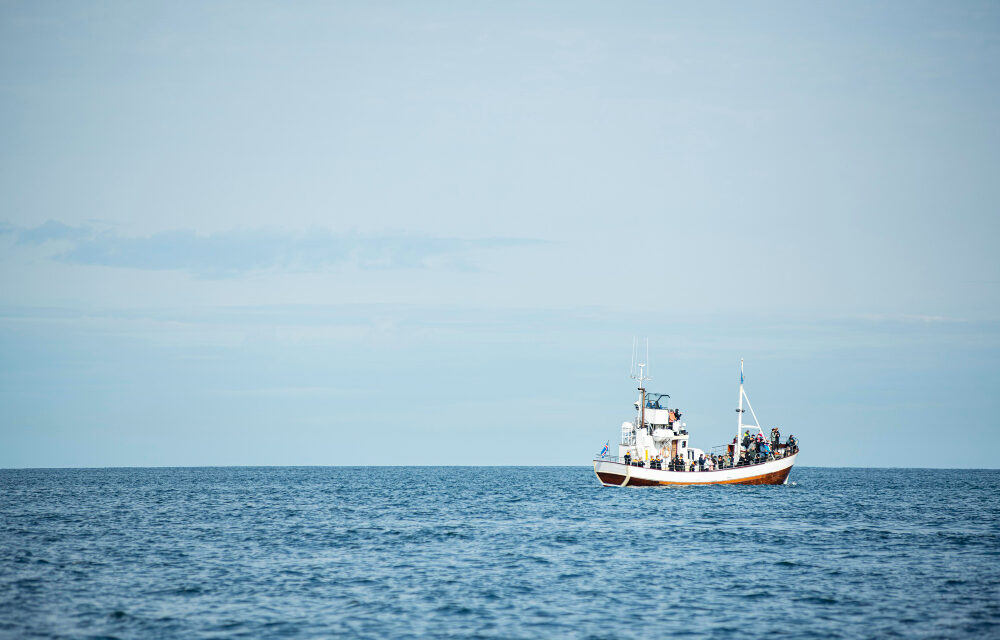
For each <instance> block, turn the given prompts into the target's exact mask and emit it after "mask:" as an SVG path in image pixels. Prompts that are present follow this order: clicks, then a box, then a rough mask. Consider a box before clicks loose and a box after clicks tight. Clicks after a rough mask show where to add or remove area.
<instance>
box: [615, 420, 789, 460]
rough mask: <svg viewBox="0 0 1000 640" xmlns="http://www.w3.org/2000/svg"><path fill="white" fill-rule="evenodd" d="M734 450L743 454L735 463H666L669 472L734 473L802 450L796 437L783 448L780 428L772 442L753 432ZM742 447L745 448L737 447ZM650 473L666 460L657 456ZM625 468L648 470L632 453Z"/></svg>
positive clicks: (726, 457) (715, 456) (727, 456)
mask: <svg viewBox="0 0 1000 640" xmlns="http://www.w3.org/2000/svg"><path fill="white" fill-rule="evenodd" d="M732 444H733V447H732V450H737V449H739V450H740V455H739V458H738V459H737V460H736V462H735V464H734V463H733V456H731V455H730V454H729V453H728V452H727V453H725V454H722V455H718V454H714V453H713V454H710V455H707V456H706V455H705V454H701V455H699V456H698V459H697V460H685V459H684V457H683V456H681V455H679V454H678V455H676V456H674V457H673V458H670V459H668V460H666V465H667V467H666V468H667V470H668V471H716V470H717V469H731V468H733V467H745V466H747V465H752V464H760V463H762V462H767V461H769V460H778V459H780V458H784V457H787V456H790V455H792V454H794V453H796V452H797V451H798V450H799V445H798V441H797V440H796V439H795V436H791V435H790V436H788V440H787V442H785V444H781V433H780V432H779V431H778V428H777V427H775V428H773V429H771V438H770V440H768V439H766V438H764V434H763V433H758V434H757V435H756V436H751V435H750V431H749V430H748V431H746V432H745V433H744V434H743V439H742V440H741V441H740V442H739V443H737V439H736V438H735V437H734V438H733V443H732ZM738 444H740V445H742V448H740V447H738V446H737V445H738ZM648 463H649V468H650V469H663V463H664V459H663V458H661V457H660V456H655V457H654V458H652V459H651V460H649V461H648ZM625 464H626V465H631V466H633V467H645V466H646V462H645V461H643V460H640V459H633V458H632V455H631V454H630V453H626V454H625Z"/></svg>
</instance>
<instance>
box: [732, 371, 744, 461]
mask: <svg viewBox="0 0 1000 640" xmlns="http://www.w3.org/2000/svg"><path fill="white" fill-rule="evenodd" d="M742 437H743V358H740V407H739V408H738V409H737V410H736V446H735V447H733V458H734V460H733V466H734V467H735V466H736V463H737V462H739V458H740V445H741V444H742V442H741V440H740V438H742Z"/></svg>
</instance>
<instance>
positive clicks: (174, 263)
mask: <svg viewBox="0 0 1000 640" xmlns="http://www.w3.org/2000/svg"><path fill="white" fill-rule="evenodd" d="M0 233H4V234H9V235H13V236H14V237H15V241H16V243H17V244H19V245H30V246H45V245H51V246H52V247H53V251H52V252H51V253H50V254H49V255H48V257H49V258H50V259H52V260H56V261H58V262H63V263H67V264H78V265H94V266H103V267H118V268H128V269H143V270H154V271H166V270H180V271H187V272H190V273H193V274H196V275H198V276H201V277H211V278H218V277H234V276H239V275H242V274H245V273H251V272H259V271H316V270H323V269H328V268H332V267H337V266H343V265H352V266H355V267H357V268H360V269H368V270H375V269H428V268H434V269H440V270H449V271H469V270H474V269H475V266H474V262H473V261H471V259H470V257H471V256H472V255H473V254H475V252H478V251H482V250H496V249H505V248H512V247H521V246H526V245H532V244H538V243H539V242H541V241H539V240H534V239H530V238H448V237H427V236H418V235H411V234H403V233H397V234H380V235H370V234H367V235H366V234H357V233H335V232H333V231H330V230H328V229H319V228H317V229H310V230H308V231H303V232H297V233H290V232H276V231H261V230H252V231H225V232H219V233H210V234H199V233H196V232H194V231H190V230H171V231H161V232H158V233H153V234H150V235H146V236H126V235H122V234H119V233H117V232H115V231H108V230H97V229H94V228H92V227H88V226H71V225H66V224H63V223H61V222H58V221H55V220H50V221H48V222H46V223H44V224H42V225H39V226H37V227H32V228H21V227H15V226H11V225H2V226H0Z"/></svg>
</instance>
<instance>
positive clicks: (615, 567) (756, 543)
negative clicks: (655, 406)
mask: <svg viewBox="0 0 1000 640" xmlns="http://www.w3.org/2000/svg"><path fill="white" fill-rule="evenodd" d="M0 637H3V638H331V637H345V638H653V637H691V638H727V639H732V638H763V637H767V638H776V637H787V638H893V637H896V638H966V637H967V638H998V637H1000V471H997V470H929V469H832V468H810V467H801V468H799V467H796V468H795V469H793V470H792V474H791V476H790V478H789V483H788V484H786V485H782V486H747V487H741V486H702V487H658V488H605V487H601V486H600V485H599V484H598V482H597V480H596V478H595V477H594V473H593V471H592V469H591V468H590V467H588V466H583V467H220V468H136V469H128V468H113V469H24V470H0Z"/></svg>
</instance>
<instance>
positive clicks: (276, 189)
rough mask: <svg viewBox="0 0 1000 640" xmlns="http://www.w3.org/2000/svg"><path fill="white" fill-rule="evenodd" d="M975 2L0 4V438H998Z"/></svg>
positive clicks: (991, 155)
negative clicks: (639, 426)
mask: <svg viewBox="0 0 1000 640" xmlns="http://www.w3.org/2000/svg"><path fill="white" fill-rule="evenodd" d="M998 98H1000V4H997V3H978V2H960V3H940V2H937V3H933V2H927V3H921V2H843V3H828V4H826V3H824V4H821V3H801V2H788V3H785V2H764V3H758V2H747V3H742V2H741V3H736V2H732V3H715V2H698V3H662V2H624V3H607V2H580V1H573V2H544V3H538V2H530V3H528V2H524V3H522V2H502V3H500V2H492V3H491V2H472V3H454V2H421V3H402V2H400V3H386V2H356V3H348V2H342V3H312V2H296V3H277V2H274V3H269V2H239V3H232V2H215V3H198V4H178V3H157V2H148V3H139V4H135V3H125V2H102V3H75V2H65V3H60V2H46V3H37V2H3V3H0V123H2V124H0V142H2V143H0V467H101V466H188V465H198V466H200V465H354V464H414V465H424V464H428V465H435V464H475V465H479V464H499V465H508V464H514V465H522V464H523V465H536V464H549V465H586V464H589V463H590V460H591V459H592V457H593V455H594V454H595V453H596V452H598V451H599V450H600V449H601V447H602V446H603V445H604V443H605V442H606V441H608V440H610V442H611V444H612V446H613V445H614V444H615V442H616V440H617V438H618V437H619V435H620V425H621V423H622V422H623V421H625V420H628V419H631V417H632V402H633V401H634V400H635V396H636V390H635V384H634V382H633V381H632V380H630V379H629V377H628V373H629V360H630V352H631V346H632V341H633V337H636V336H637V337H639V338H641V339H643V340H645V339H646V338H648V340H649V359H650V365H651V374H652V377H653V380H652V381H651V382H650V383H649V385H648V386H649V388H650V389H651V390H653V391H657V392H665V393H669V394H670V395H671V397H672V401H673V404H674V405H675V406H678V407H679V408H680V409H681V410H682V411H683V412H684V419H685V421H686V422H687V425H688V429H689V431H690V432H691V434H692V436H691V443H692V445H694V446H699V447H701V448H704V449H708V448H710V447H712V446H714V445H720V444H723V443H724V442H727V441H728V440H729V439H731V437H732V435H733V434H734V433H735V429H736V424H735V422H736V418H735V413H734V411H733V409H734V408H735V406H736V402H737V400H738V383H739V361H740V359H741V358H743V359H745V362H746V381H747V393H748V395H749V397H750V399H751V401H752V402H753V406H754V409H755V410H756V412H757V416H758V417H759V418H760V419H761V421H762V423H763V425H764V426H765V428H766V429H769V428H770V427H771V426H779V427H780V428H781V430H782V433H783V434H785V435H788V434H794V435H795V436H796V437H797V438H798V439H799V441H800V443H801V445H802V450H803V451H802V455H801V456H800V461H799V462H800V464H803V465H813V466H862V467H863V466H873V467H990V468H996V467H997V466H998V464H997V453H996V452H997V451H1000V429H998V424H997V422H998V420H997V418H996V415H997V410H996V407H995V406H994V405H995V403H994V402H993V399H994V398H995V397H996V396H997V392H996V391H995V390H996V389H997V388H998V387H1000V256H998V251H997V240H998V239H1000V215H998V213H1000V211H998V204H997V203H998V202H1000V180H998V179H997V176H1000V100H998Z"/></svg>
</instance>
